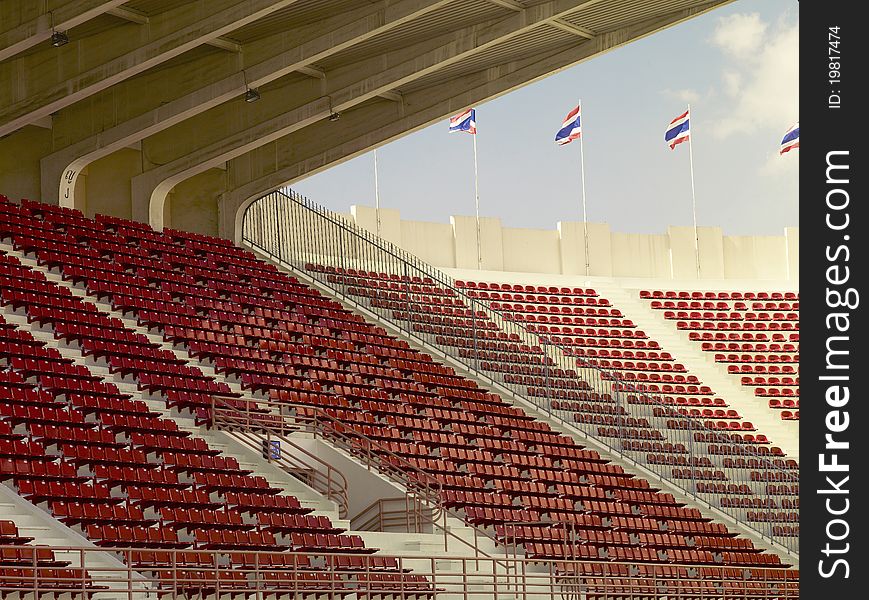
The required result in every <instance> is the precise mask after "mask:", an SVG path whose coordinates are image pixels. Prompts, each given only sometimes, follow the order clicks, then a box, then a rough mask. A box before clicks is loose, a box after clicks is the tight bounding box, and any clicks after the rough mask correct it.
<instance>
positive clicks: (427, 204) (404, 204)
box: [292, 0, 799, 235]
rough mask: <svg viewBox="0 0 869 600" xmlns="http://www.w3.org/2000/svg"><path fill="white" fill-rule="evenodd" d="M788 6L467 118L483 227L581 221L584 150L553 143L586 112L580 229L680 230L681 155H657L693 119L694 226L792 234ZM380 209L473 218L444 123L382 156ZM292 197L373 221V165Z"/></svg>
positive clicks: (309, 185) (334, 172) (574, 70)
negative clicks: (367, 213) (785, 146)
mask: <svg viewBox="0 0 869 600" xmlns="http://www.w3.org/2000/svg"><path fill="white" fill-rule="evenodd" d="M798 7H799V4H798V3H797V1H796V0H738V1H737V2H734V3H732V4H729V5H727V6H725V7H723V8H720V9H716V10H714V11H712V12H710V13H708V14H705V15H703V16H700V17H697V18H694V19H692V20H690V21H688V22H686V23H682V24H680V25H677V26H675V27H671V28H669V29H667V30H665V31H662V32H659V33H657V34H655V35H653V36H650V37H647V38H645V39H642V40H638V41H636V42H632V43H630V44H628V45H627V46H624V47H622V48H619V49H616V50H613V51H611V52H609V53H607V54H605V55H602V56H598V57H596V58H593V59H592V60H590V61H588V62H584V63H580V64H578V65H576V66H574V67H571V68H570V69H566V70H564V71H562V72H561V73H558V74H555V75H552V76H550V77H548V78H546V79H544V80H542V81H538V82H536V83H534V84H530V85H528V86H525V87H524V88H521V89H519V90H516V91H514V92H511V93H510V94H506V95H504V96H502V97H501V98H498V99H495V100H492V101H490V102H486V103H483V104H479V105H477V106H476V109H477V111H476V117H477V131H478V135H477V145H478V159H479V188H480V214H481V216H487V217H499V218H500V219H501V221H502V224H503V225H504V226H506V227H529V228H538V229H554V228H555V227H556V223H557V222H558V221H579V220H581V215H582V203H581V202H582V200H581V191H580V190H581V187H580V175H581V171H580V154H579V152H580V146H579V142H578V141H575V142H573V143H571V144H568V145H566V146H557V145H556V144H555V143H554V136H555V132H556V131H557V130H558V129H559V128H560V126H561V122H562V120H563V118H564V116H565V115H566V114H567V113H568V112H569V111H570V110H571V109H572V108H573V107H574V106H575V105H576V103H577V99H581V100H582V124H583V134H582V135H583V138H584V142H583V151H584V154H585V157H584V159H585V160H584V163H585V179H586V205H587V212H588V220H589V221H590V222H598V223H609V225H610V228H611V229H612V230H613V231H620V232H628V233H663V232H665V231H666V229H667V227H668V226H669V225H691V224H692V222H693V221H692V211H691V178H690V164H689V151H688V150H689V149H688V145H687V144H681V145H680V146H677V147H676V149H675V150H670V148H669V147H668V146H667V145H666V144H665V143H664V130H665V129H666V127H667V125H668V124H669V122H670V120H671V119H673V118H675V117H676V116H678V115H680V114H681V113H683V112H684V111H685V107H686V104H687V103H690V105H691V137H692V150H693V156H694V180H695V190H696V200H697V221H698V225H700V226H718V227H721V228H722V229H723V231H724V233H725V234H726V235H781V234H782V231H783V228H784V227H794V226H798V224H799V216H798V214H799V213H798V180H797V172H798V165H799V151H798V150H797V151H792V152H789V153H788V154H785V155H781V156H780V155H779V154H778V149H779V144H780V141H781V138H782V135H783V134H784V133H785V132H786V131H787V130H788V128H789V127H790V126H791V125H793V124H794V123H795V122H797V121H798V120H799V113H798V111H799V96H798V16H799V13H798V11H799V8H798ZM377 162H378V180H379V189H380V202H381V206H382V207H384V208H398V209H399V210H400V211H401V216H402V218H403V219H413V220H419V221H432V222H441V223H446V222H449V218H450V216H451V215H473V214H474V170H473V147H472V138H471V136H470V135H468V134H463V133H455V134H450V133H448V132H447V120H446V119H444V120H443V122H438V123H435V124H433V125H431V126H429V127H427V128H425V129H423V130H420V131H417V132H415V133H413V134H410V135H407V136H405V137H403V138H401V139H399V140H396V141H394V142H392V143H389V144H386V145H384V146H382V147H381V148H379V149H378V151H377ZM292 188H293V189H294V190H296V191H297V192H301V193H302V194H304V195H305V196H307V197H308V198H310V199H311V200H313V201H314V202H316V203H318V204H321V205H324V206H327V207H328V208H331V209H333V210H337V211H341V212H347V211H348V210H349V207H350V206H351V205H353V204H362V205H370V206H373V205H374V168H373V155H372V153H371V152H369V153H366V154H363V155H361V156H358V157H356V158H354V159H352V160H349V161H347V162H344V163H342V164H340V165H337V166H335V167H332V168H330V169H328V170H325V171H323V172H321V173H318V174H316V175H313V176H311V177H309V178H307V179H304V180H301V181H299V182H296V183H295V184H294V185H293V186H292Z"/></svg>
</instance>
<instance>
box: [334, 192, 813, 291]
mask: <svg viewBox="0 0 869 600" xmlns="http://www.w3.org/2000/svg"><path fill="white" fill-rule="evenodd" d="M349 218H350V220H351V221H353V222H355V223H356V224H357V225H359V226H360V227H363V228H365V229H368V230H369V231H372V232H375V233H376V232H377V215H376V211H375V209H374V208H372V207H370V206H358V205H356V206H353V207H352V208H351V211H350V215H349ZM587 230H588V249H589V273H588V274H589V275H593V276H599V277H634V278H656V279H671V280H697V279H698V268H697V253H696V251H695V248H694V230H693V228H692V227H676V226H671V227H669V228H668V229H667V232H666V233H663V234H647V233H621V232H617V231H611V230H610V227H609V225H608V224H606V223H588V227H587ZM480 234H481V235H480V238H481V240H482V268H483V269H484V270H489V271H514V272H523V273H550V274H562V275H585V264H586V261H585V241H584V235H585V231H584V228H583V224H582V223H577V222H564V221H560V222H559V223H558V224H557V227H556V229H516V228H510V227H503V226H502V225H501V220H500V219H497V218H493V217H483V218H481V219H480ZM799 235H800V233H799V228H797V227H788V228H785V230H784V232H783V234H782V235H778V236H726V235H724V234H723V233H722V231H721V228H720V227H700V228H698V238H699V248H700V269H699V278H700V279H702V280H713V279H714V280H722V279H728V280H730V279H733V280H745V279H751V280H755V279H756V280H779V281H790V282H793V283H794V284H796V283H798V281H799ZM380 236H381V237H383V238H385V239H386V240H387V241H390V242H392V243H394V244H396V245H399V246H401V247H402V248H404V249H405V250H407V251H409V252H411V253H413V254H415V255H416V256H418V257H419V258H421V259H422V260H423V261H425V262H427V263H429V264H431V265H433V266H435V267H442V268H454V269H476V268H478V265H477V227H476V223H475V219H474V217H465V216H454V217H450V222H449V223H426V222H422V221H406V220H402V219H401V215H400V213H399V211H398V210H396V209H391V208H381V209H380Z"/></svg>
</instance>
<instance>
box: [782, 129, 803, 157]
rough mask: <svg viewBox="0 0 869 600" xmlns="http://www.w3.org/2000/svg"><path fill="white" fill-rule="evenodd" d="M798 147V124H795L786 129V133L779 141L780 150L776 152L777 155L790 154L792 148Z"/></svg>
mask: <svg viewBox="0 0 869 600" xmlns="http://www.w3.org/2000/svg"><path fill="white" fill-rule="evenodd" d="M799 147H800V124H799V123H796V124H795V125H794V126H793V127H791V128H790V129H788V131H787V133H786V134H785V136H784V137H783V138H782V140H781V150H779V151H778V153H779V154H784V153H785V152H790V151H791V150H793V149H794V148H799Z"/></svg>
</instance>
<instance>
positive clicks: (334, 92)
mask: <svg viewBox="0 0 869 600" xmlns="http://www.w3.org/2000/svg"><path fill="white" fill-rule="evenodd" d="M595 1H596V0H551V1H550V2H545V3H543V4H538V5H536V6H533V7H530V8H527V9H525V10H523V11H522V12H517V13H514V14H512V15H510V16H508V17H505V18H502V19H495V20H491V21H487V22H485V23H480V24H476V25H472V26H468V27H464V28H462V29H460V30H458V31H456V32H453V33H451V34H448V35H446V36H443V39H444V42H443V43H442V44H441V45H439V46H437V47H435V48H431V46H432V43H431V41H426V42H422V43H420V44H417V45H415V46H412V47H410V48H403V49H401V50H396V51H393V52H389V53H386V54H385V55H384V56H382V57H378V59H377V60H376V61H373V62H374V63H376V64H375V65H372V67H373V68H372V69H371V70H374V71H375V72H374V73H370V72H364V71H363V72H362V77H361V78H360V67H359V65H350V66H348V67H346V68H343V69H340V70H336V73H335V74H332V73H330V78H329V80H327V92H326V94H325V95H320V96H319V97H315V98H314V99H311V100H309V101H307V102H306V103H304V104H302V105H301V106H297V107H295V108H293V109H291V110H289V111H285V112H283V113H280V114H278V115H276V116H274V117H270V118H267V119H264V120H262V121H258V122H250V121H247V120H245V119H241V120H239V122H238V123H229V124H227V125H228V127H229V133H228V135H226V136H225V137H223V138H221V139H218V140H217V141H214V142H211V143H209V144H206V145H204V146H201V147H198V148H197V147H195V146H193V147H191V144H189V141H193V142H194V143H195V142H196V140H189V136H185V139H184V141H182V140H181V139H179V140H178V144H173V146H172V152H173V153H174V154H176V155H177V156H178V158H176V159H175V160H171V161H169V162H168V163H165V164H162V165H160V166H157V167H154V168H152V169H148V170H146V171H145V172H144V173H142V174H141V175H138V176H136V177H134V178H133V207H134V211H135V210H136V207H137V206H143V205H145V204H147V205H148V206H149V211H148V212H149V215H150V217H149V219H150V223H151V225H152V226H154V227H156V228H158V229H159V228H162V221H163V205H164V203H165V199H166V195H167V194H168V193H169V191H170V190H171V189H172V187H174V186H175V185H176V184H177V183H178V182H179V181H182V180H184V179H186V178H188V177H192V176H193V175H196V174H197V173H202V172H203V171H206V170H208V169H210V168H212V167H214V166H215V165H217V164H219V163H221V162H225V161H227V160H230V159H232V158H234V157H236V156H240V155H241V154H244V153H245V152H247V151H249V150H252V149H254V148H256V147H258V146H261V145H264V144H267V143H268V142H270V141H273V140H276V139H278V138H280V137H282V136H284V135H287V134H289V133H292V132H293V131H297V130H298V129H301V128H303V127H305V126H307V125H310V124H312V123H314V122H316V121H318V120H320V119H322V118H325V117H327V116H329V114H331V113H332V112H341V111H344V110H347V109H349V108H351V107H353V106H355V105H357V104H360V103H362V102H365V101H366V100H369V99H371V98H374V97H376V96H378V95H379V94H381V93H383V92H388V91H391V90H394V89H395V88H397V87H400V86H401V85H404V84H407V83H409V82H412V81H415V80H417V79H419V78H421V77H424V76H425V75H428V74H430V73H433V72H435V71H437V70H438V69H441V68H443V67H445V66H448V65H451V64H455V63H456V62H459V61H461V60H463V59H465V58H468V57H470V56H473V55H475V54H478V53H480V52H483V51H485V50H488V49H490V48H492V47H494V46H496V45H498V44H500V43H503V42H505V41H507V40H510V39H512V38H515V37H516V36H519V35H521V34H523V33H526V32H528V31H530V30H532V29H534V28H535V27H538V26H540V25H542V24H544V23H547V22H549V21H551V20H552V19H557V18H560V17H563V16H566V15H568V14H570V13H572V12H574V11H576V10H578V9H579V8H581V7H583V6H587V5H589V4H591V3H593V2H595ZM422 49H425V50H424V51H422V52H421V53H420V50H422ZM384 64H385V65H394V66H392V67H390V68H386V69H383V68H382V65H384ZM378 66H379V68H378ZM333 76H334V79H333ZM299 92H301V93H304V91H302V90H299ZM287 94H289V97H298V92H297V93H293V92H292V91H291V90H281V93H280V94H275V95H276V96H277V98H276V99H275V100H274V102H279V103H285V101H286V98H287V97H288V96H287ZM266 95H267V94H264V95H263V100H265V96H266ZM258 104H259V103H258ZM203 118H207V115H203ZM212 120H213V119H212ZM189 125H190V126H192V124H189ZM178 137H179V138H181V137H182V136H178Z"/></svg>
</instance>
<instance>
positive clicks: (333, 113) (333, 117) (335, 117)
mask: <svg viewBox="0 0 869 600" xmlns="http://www.w3.org/2000/svg"><path fill="white" fill-rule="evenodd" d="M326 98H328V99H329V120H330V121H332V122H333V123H334V122H335V121H337V120H338V119H340V118H341V113H339V112H336V111H335V109H333V108H332V96H326Z"/></svg>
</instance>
